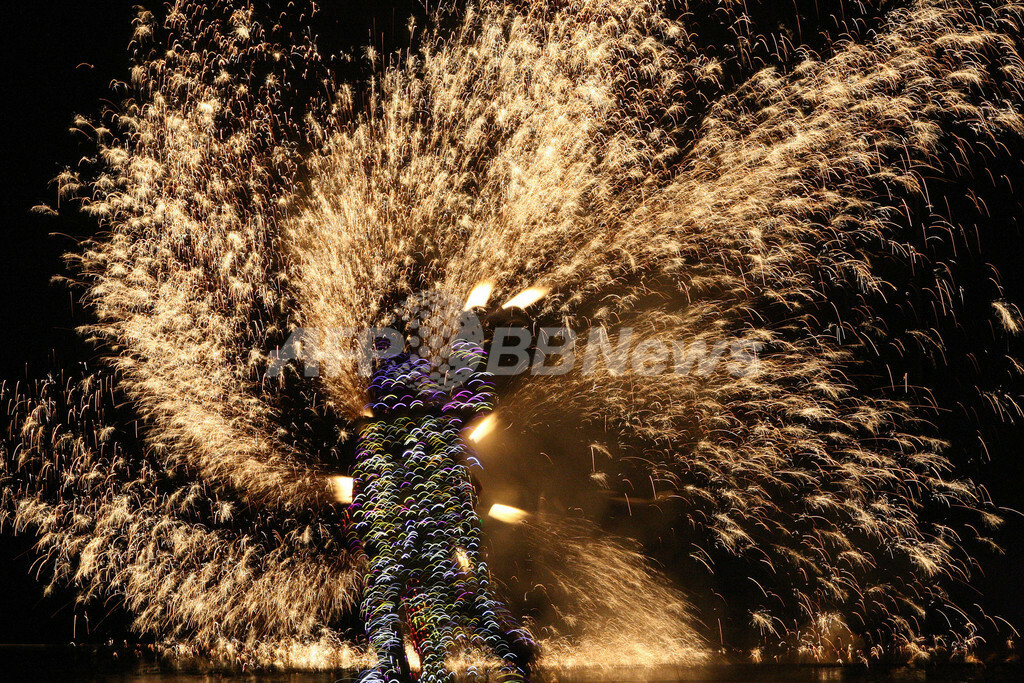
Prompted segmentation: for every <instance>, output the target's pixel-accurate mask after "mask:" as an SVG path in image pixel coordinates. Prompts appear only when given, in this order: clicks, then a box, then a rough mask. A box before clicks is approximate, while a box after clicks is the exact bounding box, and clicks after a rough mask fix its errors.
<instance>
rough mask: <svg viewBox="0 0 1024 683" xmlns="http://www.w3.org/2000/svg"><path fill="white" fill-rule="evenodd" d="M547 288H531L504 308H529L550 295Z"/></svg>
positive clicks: (510, 300)
mask: <svg viewBox="0 0 1024 683" xmlns="http://www.w3.org/2000/svg"><path fill="white" fill-rule="evenodd" d="M550 291H551V290H550V289H548V288H547V287H530V288H529V289H524V290H523V291H521V292H519V294H516V295H515V296H514V297H512V298H511V299H509V300H508V301H507V302H506V303H505V304H504V305H503V306H502V308H529V307H530V306H532V305H534V304H535V303H537V302H538V301H540V300H541V299H543V298H544V297H546V296H547V295H548V292H550Z"/></svg>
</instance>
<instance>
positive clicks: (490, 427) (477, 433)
mask: <svg viewBox="0 0 1024 683" xmlns="http://www.w3.org/2000/svg"><path fill="white" fill-rule="evenodd" d="M497 426H498V418H496V417H495V416H494V415H488V416H487V417H486V418H484V420H483V421H482V422H481V423H480V424H478V425H477V426H476V427H474V428H473V431H471V432H470V433H469V440H470V441H472V442H473V443H479V442H480V441H482V440H483V438H484V437H485V436H487V435H488V434H490V433H491V432H493V431H494V428H495V427H497Z"/></svg>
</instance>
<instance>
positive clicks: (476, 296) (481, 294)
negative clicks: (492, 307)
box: [463, 282, 494, 311]
mask: <svg viewBox="0 0 1024 683" xmlns="http://www.w3.org/2000/svg"><path fill="white" fill-rule="evenodd" d="M493 291H494V284H493V283H490V282H481V283H480V284H478V285H477V286H476V287H474V288H473V291H472V292H470V293H469V298H468V299H467V300H466V307H465V309H463V310H466V311H469V310H472V309H474V308H483V307H484V306H486V305H487V302H488V301H490V300H491V292H493Z"/></svg>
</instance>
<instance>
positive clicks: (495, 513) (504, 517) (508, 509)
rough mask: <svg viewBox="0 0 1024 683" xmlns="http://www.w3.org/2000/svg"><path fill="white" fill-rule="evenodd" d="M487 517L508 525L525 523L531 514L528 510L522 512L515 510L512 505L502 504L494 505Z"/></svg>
mask: <svg viewBox="0 0 1024 683" xmlns="http://www.w3.org/2000/svg"><path fill="white" fill-rule="evenodd" d="M487 515H488V516H489V517H491V518H493V519H496V520H498V521H499V522H505V523H506V524H515V523H516V522H525V521H526V520H527V519H529V518H530V513H529V512H527V511H526V510H520V509H519V508H514V507H512V506H511V505H501V504H495V505H492V506H491V509H490V511H489V512H488V513H487Z"/></svg>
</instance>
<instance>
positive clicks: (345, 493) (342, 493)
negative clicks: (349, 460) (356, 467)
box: [329, 476, 355, 505]
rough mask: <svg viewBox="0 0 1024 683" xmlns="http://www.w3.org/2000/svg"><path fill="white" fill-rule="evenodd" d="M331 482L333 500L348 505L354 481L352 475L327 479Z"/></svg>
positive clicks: (350, 500)
mask: <svg viewBox="0 0 1024 683" xmlns="http://www.w3.org/2000/svg"><path fill="white" fill-rule="evenodd" d="M329 481H330V483H331V493H332V495H333V496H334V500H335V502H337V503H341V504H342V505H349V504H351V503H352V496H353V489H354V485H355V482H354V480H353V479H352V477H342V476H336V477H331V478H330V479H329Z"/></svg>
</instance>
